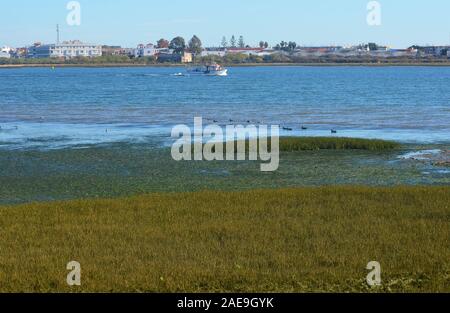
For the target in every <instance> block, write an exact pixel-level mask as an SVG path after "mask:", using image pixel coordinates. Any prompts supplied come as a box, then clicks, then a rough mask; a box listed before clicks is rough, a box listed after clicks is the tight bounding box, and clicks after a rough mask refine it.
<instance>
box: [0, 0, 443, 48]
mask: <svg viewBox="0 0 450 313" xmlns="http://www.w3.org/2000/svg"><path fill="white" fill-rule="evenodd" d="M68 2H69V1H68V0H22V1H3V3H2V8H1V11H0V46H2V45H10V46H24V45H29V44H31V43H33V42H35V41H42V42H45V43H54V42H55V41H56V32H55V28H56V26H55V25H56V24H57V23H59V24H60V27H61V39H62V40H70V39H79V40H82V41H85V42H91V43H99V44H111V45H122V46H126V47H134V46H136V44H138V43H148V42H155V41H156V40H158V39H159V38H161V37H164V38H167V39H171V38H173V37H174V36H176V35H181V36H183V37H185V38H186V39H189V38H190V37H191V36H192V35H193V34H196V35H198V36H199V37H200V38H201V39H202V41H203V43H204V44H205V45H209V46H211V45H219V44H220V42H221V38H222V36H224V35H225V36H227V38H230V37H231V35H232V34H235V35H236V36H238V35H241V34H242V35H243V36H244V38H245V41H246V43H247V44H252V45H253V44H257V43H258V42H259V41H260V40H265V41H268V42H269V43H270V44H275V43H277V42H279V41H281V40H286V41H290V40H292V41H296V42H297V43H298V44H300V45H329V44H335V45H347V44H358V43H362V42H369V41H370V42H377V43H380V44H387V45H389V46H391V47H406V46H409V45H411V44H450V18H449V14H450V1H449V0H427V1H425V0H379V2H380V3H381V6H382V25H381V26H377V27H370V26H368V25H367V22H366V16H367V10H366V6H367V3H368V2H369V0H276V1H275V0H223V1H217V0H168V1H161V0H80V1H79V2H80V4H81V25H80V26H68V25H67V23H66V16H67V13H68V11H67V10H66V5H67V3H68Z"/></svg>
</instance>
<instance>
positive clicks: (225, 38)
mask: <svg viewBox="0 0 450 313" xmlns="http://www.w3.org/2000/svg"><path fill="white" fill-rule="evenodd" d="M221 45H222V48H227V47H228V41H227V37H225V36H223V37H222V43H221Z"/></svg>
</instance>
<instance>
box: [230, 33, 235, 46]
mask: <svg viewBox="0 0 450 313" xmlns="http://www.w3.org/2000/svg"><path fill="white" fill-rule="evenodd" d="M230 45H231V47H232V48H236V37H234V35H233V36H231V40H230Z"/></svg>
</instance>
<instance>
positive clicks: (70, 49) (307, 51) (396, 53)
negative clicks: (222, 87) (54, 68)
mask: <svg viewBox="0 0 450 313" xmlns="http://www.w3.org/2000/svg"><path fill="white" fill-rule="evenodd" d="M173 52H174V51H173V50H172V49H169V48H158V47H157V46H155V45H153V44H147V45H143V44H140V45H138V46H137V47H136V48H135V49H123V48H120V47H108V46H105V47H104V49H103V48H102V46H101V45H94V44H87V43H83V42H81V41H78V40H74V41H64V42H62V43H59V44H41V43H35V44H34V45H32V46H30V47H27V48H22V50H21V51H20V53H19V49H13V48H10V47H3V48H1V49H0V58H11V57H27V58H66V59H70V58H74V57H89V58H95V57H99V56H102V55H103V54H105V55H110V54H112V55H114V54H119V55H127V56H130V57H134V58H140V57H157V58H165V59H167V60H170V61H177V60H175V59H174V60H172V59H171V58H172V57H171V56H172V55H174V53H173ZM228 54H243V55H247V56H252V55H253V56H259V57H264V56H268V55H272V54H286V55H295V56H298V57H305V58H307V57H320V56H337V57H352V56H364V55H366V56H373V57H380V58H383V57H414V56H420V55H422V56H424V55H425V56H426V55H434V56H442V55H445V54H447V56H448V57H450V47H448V46H442V47H431V46H430V47H419V48H418V49H417V48H408V49H390V48H387V47H378V49H376V50H372V51H371V50H370V49H368V48H364V47H362V46H354V47H340V46H323V47H296V48H295V49H294V50H291V51H285V50H280V49H278V50H276V49H273V48H251V47H245V48H206V49H203V51H202V52H201V56H203V57H206V56H218V57H224V56H226V55H228ZM191 59H192V55H191V54H190V53H188V52H185V53H184V54H183V56H182V58H181V60H180V61H181V62H190V61H191Z"/></svg>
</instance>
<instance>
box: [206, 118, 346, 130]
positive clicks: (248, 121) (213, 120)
mask: <svg viewBox="0 0 450 313" xmlns="http://www.w3.org/2000/svg"><path fill="white" fill-rule="evenodd" d="M206 120H207V121H211V122H213V123H215V124H217V123H219V121H218V120H216V119H210V118H207V119H206ZM229 122H230V123H234V122H239V121H234V120H232V119H230V120H229ZM245 122H246V123H247V124H251V123H252V121H250V120H246V121H245ZM256 124H262V123H261V122H259V121H257V122H256ZM279 126H280V127H281V129H283V130H284V131H293V130H294V129H293V128H292V127H288V126H281V125H279ZM301 130H308V127H306V126H301ZM330 131H331V133H332V134H337V132H338V131H337V130H336V129H331V130H330Z"/></svg>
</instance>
